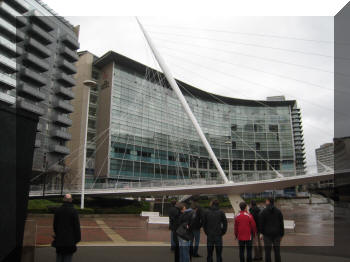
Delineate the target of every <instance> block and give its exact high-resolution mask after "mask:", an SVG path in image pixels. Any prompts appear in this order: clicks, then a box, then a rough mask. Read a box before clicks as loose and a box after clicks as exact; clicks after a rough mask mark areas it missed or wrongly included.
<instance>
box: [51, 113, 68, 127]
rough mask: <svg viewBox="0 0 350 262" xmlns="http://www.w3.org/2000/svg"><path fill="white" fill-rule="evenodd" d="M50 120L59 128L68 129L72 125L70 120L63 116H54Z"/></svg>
mask: <svg viewBox="0 0 350 262" xmlns="http://www.w3.org/2000/svg"><path fill="white" fill-rule="evenodd" d="M52 120H53V121H54V122H55V123H56V125H59V126H63V127H68V126H71V125H72V120H71V119H70V118H69V117H67V116H65V115H60V114H56V115H54V116H53V117H52Z"/></svg>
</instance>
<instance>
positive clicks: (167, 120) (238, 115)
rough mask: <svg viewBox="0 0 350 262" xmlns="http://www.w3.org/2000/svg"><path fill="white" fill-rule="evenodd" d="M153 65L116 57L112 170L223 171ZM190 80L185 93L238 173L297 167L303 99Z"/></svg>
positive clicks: (248, 175)
mask: <svg viewBox="0 0 350 262" xmlns="http://www.w3.org/2000/svg"><path fill="white" fill-rule="evenodd" d="M144 67H145V66H144ZM145 68H146V67H145ZM145 70H146V74H144V73H142V72H138V71H137V70H133V69H132V68H130V67H128V66H126V65H122V64H118V63H117V62H116V63H115V64H114V70H113V78H112V79H113V80H112V84H111V87H112V100H111V101H112V102H111V112H110V116H111V117H110V125H111V126H110V127H111V130H110V152H109V157H110V161H109V174H108V177H109V178H110V179H119V180H146V179H147V180H149V179H187V178H207V179H216V178H219V175H218V172H217V170H216V168H215V165H214V164H213V162H212V161H211V160H210V158H209V157H208V153H207V151H206V150H205V148H204V146H203V144H202V142H201V141H200V139H199V136H198V135H197V133H196V131H195V129H194V127H193V125H192V123H191V121H190V120H189V118H188V117H187V115H186V114H185V112H184V110H183V108H182V106H181V104H180V102H179V100H178V98H177V97H176V95H175V93H174V92H173V91H172V90H171V89H170V88H167V87H164V86H166V85H163V84H160V82H161V81H157V80H156V79H159V78H158V77H157V75H153V80H152V78H151V77H149V74H148V77H145V75H147V68H146V69H145ZM154 72H155V71H154V70H153V73H154ZM160 79H161V78H160ZM185 85H186V84H183V85H182V86H183V87H182V90H183V94H184V95H185V97H186V100H187V101H188V103H189V105H190V107H191V109H192V111H193V113H194V115H195V116H196V118H197V120H198V122H199V124H200V126H201V127H202V129H203V132H204V133H205V134H206V137H207V139H208V141H209V143H210V145H211V146H212V148H213V151H214V153H215V154H216V156H217V158H218V159H219V161H220V163H221V165H222V168H223V169H224V171H225V173H226V174H227V176H228V177H229V179H230V180H233V181H250V180H260V179H268V178H274V177H276V173H275V172H274V171H273V169H275V170H277V171H278V172H280V173H282V174H284V175H286V176H292V175H296V174H297V172H296V170H297V168H296V157H295V140H294V127H293V125H294V122H293V118H292V115H293V114H292V112H293V110H295V101H278V102H271V101H270V102H267V101H261V102H258V101H252V100H240V99H231V98H225V97H220V96H216V95H213V96H212V95H210V94H208V93H206V92H204V91H201V90H198V89H196V88H194V87H190V86H188V85H186V87H184V86H185ZM220 100H224V101H225V103H222V102H221V101H220Z"/></svg>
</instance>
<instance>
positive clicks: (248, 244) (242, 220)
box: [234, 202, 256, 262]
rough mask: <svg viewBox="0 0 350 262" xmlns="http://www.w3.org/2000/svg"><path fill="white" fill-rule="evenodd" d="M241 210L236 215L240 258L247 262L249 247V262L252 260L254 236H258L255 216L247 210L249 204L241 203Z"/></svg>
mask: <svg viewBox="0 0 350 262" xmlns="http://www.w3.org/2000/svg"><path fill="white" fill-rule="evenodd" d="M239 208H240V209H241V211H240V212H239V213H238V215H237V216H236V217H235V226H234V230H235V236H236V239H238V243H239V259H240V262H245V254H244V253H245V249H247V262H251V261H252V244H253V237H255V236H256V225H255V221H254V218H253V216H252V215H251V214H249V213H248V212H247V204H246V203H245V202H241V203H240V204H239Z"/></svg>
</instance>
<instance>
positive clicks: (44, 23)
mask: <svg viewBox="0 0 350 262" xmlns="http://www.w3.org/2000/svg"><path fill="white" fill-rule="evenodd" d="M27 15H28V16H29V17H30V18H31V19H32V21H33V22H34V23H37V24H38V25H39V26H40V27H41V28H43V29H44V30H45V31H47V32H50V31H52V30H53V29H54V28H55V26H54V24H53V22H51V21H50V17H48V16H44V15H43V14H41V13H40V12H39V11H38V10H32V11H30V12H28V14H27Z"/></svg>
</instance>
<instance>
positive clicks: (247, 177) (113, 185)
mask: <svg viewBox="0 0 350 262" xmlns="http://www.w3.org/2000/svg"><path fill="white" fill-rule="evenodd" d="M283 175H284V176H286V177H289V176H291V174H283ZM272 178H275V175H274V174H273V173H272V172H266V174H260V175H259V176H256V175H255V174H242V175H240V176H234V177H233V182H236V183H237V182H252V181H263V180H267V179H272ZM222 183H223V182H222V181H221V180H219V179H216V178H212V179H210V178H194V179H168V180H143V181H142V180H140V181H109V182H105V183H86V184H85V190H86V191H90V192H91V191H98V190H118V191H123V190H125V191H126V190H129V189H146V188H169V187H183V186H201V185H203V186H204V185H216V184H222ZM80 192H81V184H67V185H64V188H63V190H62V188H61V187H60V185H57V186H56V187H52V186H51V187H50V188H49V187H48V186H46V187H45V189H44V186H43V185H31V187H30V195H31V196H35V195H39V196H40V195H43V194H45V195H50V194H51V195H53V194H56V195H57V194H58V195H60V194H63V193H73V194H74V193H77V194H80Z"/></svg>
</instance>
